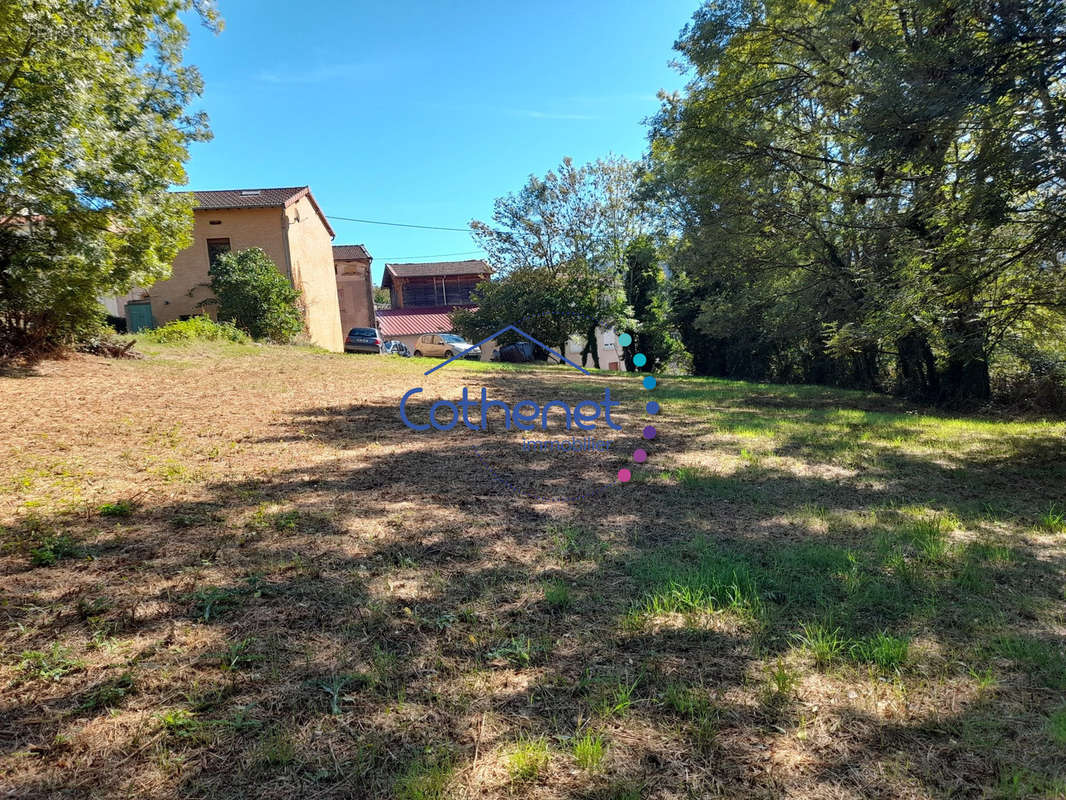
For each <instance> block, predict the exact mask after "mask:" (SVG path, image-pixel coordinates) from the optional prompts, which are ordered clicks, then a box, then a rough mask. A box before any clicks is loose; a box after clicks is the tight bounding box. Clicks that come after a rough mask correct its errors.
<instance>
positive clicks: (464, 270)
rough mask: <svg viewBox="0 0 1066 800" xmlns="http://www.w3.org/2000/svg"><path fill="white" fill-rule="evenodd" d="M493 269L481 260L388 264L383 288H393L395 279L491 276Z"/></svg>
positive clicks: (382, 278)
mask: <svg viewBox="0 0 1066 800" xmlns="http://www.w3.org/2000/svg"><path fill="white" fill-rule="evenodd" d="M491 274H492V267H490V266H489V265H488V262H486V261H482V260H481V259H480V258H474V259H470V260H467V261H432V262H427V263H425V264H386V265H385V274H384V275H382V276H381V287H382V288H383V289H388V288H389V287H390V286H392V279H393V278H439V277H441V276H446V277H451V276H453V275H491Z"/></svg>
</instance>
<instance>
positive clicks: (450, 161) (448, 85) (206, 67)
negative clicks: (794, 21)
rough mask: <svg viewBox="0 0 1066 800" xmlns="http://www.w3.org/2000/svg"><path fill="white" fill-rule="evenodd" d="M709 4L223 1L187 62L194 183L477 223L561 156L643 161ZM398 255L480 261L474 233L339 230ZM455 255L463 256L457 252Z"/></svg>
mask: <svg viewBox="0 0 1066 800" xmlns="http://www.w3.org/2000/svg"><path fill="white" fill-rule="evenodd" d="M697 5H698V3H697V0H684V1H683V2H678V1H677V0H654V2H650V1H649V0H614V1H613V2H598V1H597V2H582V1H581V0H577V2H571V3H564V2H554V1H553V2H542V3H530V4H523V3H502V2H498V1H497V2H493V3H489V2H485V3H481V2H456V3H449V2H441V1H439V0H438V1H437V2H411V1H407V2H405V1H403V0H401V1H400V2H391V3H389V2H375V3H369V2H339V1H337V0H305V1H304V2H293V0H288V1H287V2H280V0H254V1H253V0H219V6H220V9H221V11H222V14H223V16H224V18H225V20H226V26H225V30H224V31H223V32H222V33H221V34H219V35H217V36H216V35H214V34H212V33H210V32H208V31H207V30H205V29H203V28H202V27H200V26H199V24H194V25H192V26H191V28H192V30H191V40H190V43H189V48H188V52H187V61H189V62H190V63H193V64H196V65H197V66H198V67H199V68H200V70H201V72H202V73H203V76H204V81H205V84H206V85H205V91H204V95H203V98H202V100H201V102H200V103H199V104H198V106H200V107H202V108H203V109H204V110H206V111H207V112H208V115H209V116H210V118H211V127H212V130H213V131H214V135H215V136H214V139H213V140H212V141H210V142H207V143H203V144H196V145H194V146H193V147H192V150H191V158H190V160H189V163H188V165H187V168H188V173H189V188H191V189H226V188H248V187H267V186H300V185H304V184H309V185H310V186H311V189H312V191H313V192H314V194H315V197H316V199H317V200H318V202H319V204H320V205H321V206H322V208H323V210H324V211H325V213H326V214H327V215H336V216H342V217H357V218H361V219H372V220H384V221H391V222H404V223H415V224H420V225H439V226H445V227H450V226H454V227H460V228H465V226H466V225H467V223H468V222H469V221H470V220H471V219H474V218H480V219H487V218H488V217H489V215H490V214H491V211H492V201H493V200H494V199H495V198H496V197H498V196H500V195H502V194H506V193H507V192H511V191H515V190H516V189H518V188H519V187H520V186H521V185H522V184H523V183H524V182H525V180H526V178H527V177H528V176H529V175H530V174H531V173H533V174H538V175H541V174H543V173H545V172H546V171H547V170H549V169H551V168H552V167H554V166H555V165H556V164H557V163H558V162H559V161H560V160H561V159H562V157H563V156H571V157H572V158H574V159H575V161H577V162H585V161H590V160H593V159H595V158H597V157H600V156H603V155H606V154H608V153H609V152H614V153H619V154H622V155H625V156H629V157H631V158H635V157H638V156H639V155H640V154H641V153H642V152H644V150H645V147H646V144H647V128H646V126H645V125H644V124H643V122H642V120H643V119H644V118H646V117H648V116H649V115H651V114H653V113H654V112H655V111H656V109H657V107H658V102H657V100H656V97H655V95H656V92H657V91H658V90H659V89H666V90H668V91H674V90H676V89H680V88H681V86H682V84H683V82H684V76H682V75H681V74H679V73H678V72H677V71H676V70H675V69H674V68H672V67H671V66H670V65H669V64H670V60H671V59H672V58H673V57H674V56H675V53H674V51H673V50H672V46H673V43H674V41H675V40H676V38H677V35H678V33H679V32H680V30H681V28H682V27H683V26H684V25H685V23H686V22H687V21H688V20H689V19H690V18H691V16H692V13H693V12H694V11H695V9H696V7H697ZM331 223H332V225H333V227H334V230H336V232H337V237H336V239H335V240H334V242H335V243H336V244H356V243H362V244H365V245H366V246H367V248H368V249H369V250H370V253H371V255H373V256H374V275H375V279H376V280H377V281H379V282H380V278H381V272H382V269H383V268H384V264H385V262H386V261H426V260H452V259H461V258H477V257H478V255H479V254H478V253H474V252H470V251H474V250H475V249H476V245H475V243H474V242H473V240H472V239H471V237H470V236H469V234H467V233H463V232H448V231H428V230H415V229H405V228H390V227H385V226H378V225H364V224H359V223H352V222H342V221H338V220H331ZM452 254H456V255H452Z"/></svg>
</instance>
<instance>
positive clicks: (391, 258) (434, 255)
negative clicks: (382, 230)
mask: <svg viewBox="0 0 1066 800" xmlns="http://www.w3.org/2000/svg"><path fill="white" fill-rule="evenodd" d="M484 252H485V251H484V250H464V251H463V252H461V253H430V254H429V255H425V256H378V258H379V259H380V260H383V261H400V260H401V259H404V258H443V257H444V256H472V255H474V254H475V253H484Z"/></svg>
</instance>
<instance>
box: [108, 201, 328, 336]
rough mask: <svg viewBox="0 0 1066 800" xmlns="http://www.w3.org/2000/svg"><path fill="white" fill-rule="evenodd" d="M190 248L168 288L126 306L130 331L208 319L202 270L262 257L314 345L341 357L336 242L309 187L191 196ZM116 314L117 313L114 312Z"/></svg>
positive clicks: (163, 285) (144, 293)
mask: <svg viewBox="0 0 1066 800" xmlns="http://www.w3.org/2000/svg"><path fill="white" fill-rule="evenodd" d="M193 195H194V197H195V208H194V215H195V224H194V226H193V243H192V245H191V246H190V247H188V248H186V249H185V250H182V251H181V252H180V253H178V255H177V257H176V258H175V259H174V269H173V272H172V274H171V277H170V279H169V280H165V281H159V282H157V283H155V284H153V285H152V286H151V287H150V288H148V289H142V290H138V291H137V292H135V296H139V297H138V299H126V298H123V306H124V308H123V311H124V316H125V317H126V321H127V325H128V327H129V330H130V331H137V330H140V329H142V328H146V327H154V326H156V325H164V324H166V323H168V322H172V321H173V320H176V319H182V318H186V317H189V316H193V315H196V314H202V313H207V314H208V315H209V316H212V317H214V315H215V308H214V307H213V306H212V305H203V301H204V300H208V299H210V298H211V288H210V279H209V278H208V274H207V270H208V268H209V266H210V264H211V262H212V260H213V259H214V258H216V257H217V256H218V255H219V254H221V253H226V252H229V251H230V250H246V249H248V248H250V247H258V248H260V249H262V250H263V251H264V252H265V253H266V254H267V255H268V256H269V257H270V258H271V260H273V262H274V263H275V264H277V266H278V269H279V270H280V271H281V273H282V274H283V275H284V276H285V277H286V278H288V279H289V281H290V282H291V283H292V285H293V286H294V287H295V288H296V289H298V290H299V291H300V297H301V301H302V303H303V307H304V325H305V328H306V332H307V336H308V338H309V339H310V340H311V342H313V343H314V344H316V345H318V346H319V347H324V348H326V349H327V350H334V351H337V352H340V351H341V350H342V349H343V343H344V335H343V333H342V332H341V316H340V308H339V303H338V298H337V279H336V272H335V270H336V267H335V265H334V261H333V245H332V239H333V236H334V233H333V229H332V228H331V227H330V224H329V222H328V221H327V220H326V216H325V215H324V214H323V213H322V209H320V208H319V207H318V203H316V202H315V198H314V196H313V195H312V194H311V190H310V188H309V187H307V186H295V187H290V188H281V189H227V190H222V191H208V192H193ZM116 310H117V308H116Z"/></svg>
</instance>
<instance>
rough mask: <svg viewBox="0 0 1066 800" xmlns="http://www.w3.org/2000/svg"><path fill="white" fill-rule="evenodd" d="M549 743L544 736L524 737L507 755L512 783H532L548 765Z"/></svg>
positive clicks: (508, 770)
mask: <svg viewBox="0 0 1066 800" xmlns="http://www.w3.org/2000/svg"><path fill="white" fill-rule="evenodd" d="M548 759H549V754H548V743H547V742H546V741H545V740H544V739H543V737H540V736H538V737H535V738H526V739H522V740H521V741H520V742H518V744H516V745H515V746H514V747H513V748H512V749H511V752H510V753H508V755H507V772H508V774H509V775H510V776H511V782H512V783H530V782H532V781H534V780H536V779H537V776H538V775H539V774H540V773H541V770H543V769H544V768H545V767H546V766H548Z"/></svg>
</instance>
